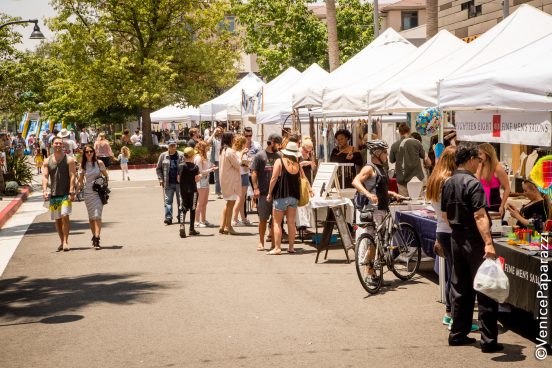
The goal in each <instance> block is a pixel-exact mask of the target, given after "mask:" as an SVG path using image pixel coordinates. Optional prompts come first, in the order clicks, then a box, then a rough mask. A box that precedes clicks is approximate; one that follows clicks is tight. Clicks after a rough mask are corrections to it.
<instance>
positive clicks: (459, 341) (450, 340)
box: [448, 336, 477, 346]
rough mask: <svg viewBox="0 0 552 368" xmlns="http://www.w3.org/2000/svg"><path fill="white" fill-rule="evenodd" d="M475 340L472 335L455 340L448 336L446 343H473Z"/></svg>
mask: <svg viewBox="0 0 552 368" xmlns="http://www.w3.org/2000/svg"><path fill="white" fill-rule="evenodd" d="M476 341H477V340H476V339H474V338H473V337H467V336H466V337H462V338H460V339H456V340H453V339H451V338H450V337H449V339H448V344H449V345H450V346H462V345H470V344H475V342H476Z"/></svg>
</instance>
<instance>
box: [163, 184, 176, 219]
mask: <svg viewBox="0 0 552 368" xmlns="http://www.w3.org/2000/svg"><path fill="white" fill-rule="evenodd" d="M175 195H176V203H177V205H178V207H177V208H178V209H180V185H178V184H168V185H167V187H166V188H165V219H169V220H171V221H172V218H173V199H174V196H175ZM177 216H178V213H177ZM177 218H178V217H177Z"/></svg>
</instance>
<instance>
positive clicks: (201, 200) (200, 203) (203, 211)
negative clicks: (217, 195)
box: [195, 188, 209, 223]
mask: <svg viewBox="0 0 552 368" xmlns="http://www.w3.org/2000/svg"><path fill="white" fill-rule="evenodd" d="M197 194H198V199H197V210H196V216H195V221H196V222H203V223H205V222H206V221H207V202H209V188H200V189H198V190H197Z"/></svg>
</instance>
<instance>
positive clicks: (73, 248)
mask: <svg viewBox="0 0 552 368" xmlns="http://www.w3.org/2000/svg"><path fill="white" fill-rule="evenodd" d="M69 247H70V249H71V250H70V251H74V250H95V249H94V247H92V246H88V247H71V246H70V245H69ZM104 249H105V250H118V249H123V246H122V245H108V246H103V245H102V247H101V249H99V250H104ZM52 253H58V252H57V249H56V250H54V251H52Z"/></svg>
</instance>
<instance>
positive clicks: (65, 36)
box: [48, 0, 238, 147]
mask: <svg viewBox="0 0 552 368" xmlns="http://www.w3.org/2000/svg"><path fill="white" fill-rule="evenodd" d="M52 5H53V6H54V8H55V9H56V10H57V12H58V16H57V17H56V18H54V19H52V20H51V21H50V22H49V26H50V28H51V29H53V30H54V31H57V32H58V33H57V38H56V41H55V42H54V43H53V44H52V54H53V55H55V56H56V58H57V59H58V60H60V63H61V64H63V65H60V69H61V70H60V72H59V75H58V78H56V79H55V81H54V83H53V86H52V87H50V88H49V93H50V94H51V95H50V96H49V97H50V100H49V102H48V105H49V106H48V111H49V113H50V114H52V115H55V114H56V113H60V114H62V115H64V116H66V115H67V114H70V112H71V111H77V112H83V113H84V114H85V115H87V116H90V117H91V116H94V115H95V114H96V115H97V114H98V113H100V112H102V111H103V112H105V111H109V110H110V109H115V110H116V109H120V108H127V109H129V110H130V111H132V110H133V109H135V110H136V111H140V115H141V117H142V127H143V131H144V143H145V145H146V146H148V147H151V145H152V141H151V120H150V113H151V111H152V110H153V109H156V108H159V107H161V106H163V105H165V104H168V103H176V102H187V103H189V104H191V105H195V104H199V103H200V102H203V101H204V100H206V99H207V98H209V97H211V96H212V95H213V91H214V90H215V89H217V88H221V87H225V86H228V85H229V84H230V83H232V82H233V81H235V66H234V65H235V63H236V61H237V57H238V53H237V51H236V50H237V47H236V42H235V41H234V36H233V35H232V34H231V33H230V32H228V31H227V30H225V28H224V27H221V22H222V21H223V20H224V16H225V14H226V11H227V10H228V4H227V3H226V2H221V1H214V0H204V1H195V0H188V1H186V0H182V1H175V0H126V1H120V0H52ZM56 109H58V110H57V111H56ZM64 110H65V111H64ZM100 115H101V114H100Z"/></svg>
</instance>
